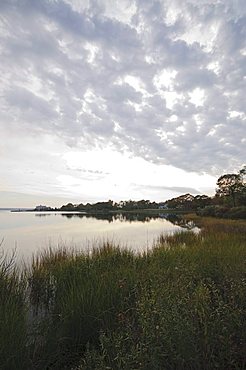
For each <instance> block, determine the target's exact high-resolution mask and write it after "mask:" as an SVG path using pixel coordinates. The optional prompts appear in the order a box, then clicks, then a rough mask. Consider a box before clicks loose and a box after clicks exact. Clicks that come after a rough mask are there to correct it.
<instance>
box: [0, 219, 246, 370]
mask: <svg viewBox="0 0 246 370" xmlns="http://www.w3.org/2000/svg"><path fill="white" fill-rule="evenodd" d="M189 218H190V219H191V218H193V220H194V221H195V222H196V223H197V224H199V225H200V226H201V227H203V228H202V231H201V232H200V233H198V234H193V233H192V232H182V233H177V234H175V235H173V236H160V238H159V240H158V241H157V242H156V245H155V248H154V249H153V250H149V251H148V252H146V253H144V254H143V255H135V254H133V253H131V252H129V251H127V250H122V249H120V247H117V246H112V245H111V244H110V243H105V244H104V245H103V246H102V248H100V249H95V250H94V251H92V252H91V253H89V254H77V253H76V252H75V251H69V250H67V249H60V250H52V249H49V250H46V251H45V252H43V253H42V254H40V255H38V256H36V257H35V258H34V259H33V263H32V266H31V267H30V268H29V269H28V268H27V269H26V270H25V272H24V274H23V275H22V276H21V277H20V276H19V275H18V274H17V273H16V271H15V270H14V269H13V266H12V269H11V268H7V269H6V268H5V269H4V268H3V267H4V265H2V267H1V274H0V289H1V297H3V299H1V303H0V307H1V313H0V315H1V316H0V317H1V322H0V324H1V325H0V344H1V346H0V351H1V353H0V361H1V366H0V368H1V369H11V370H12V369H42V370H43V369H77V370H78V369H79V370H85V369H88V370H89V369H97V370H104V369H112V370H113V369H119V370H124V369H125V370H129V369H146V370H149V369H153V370H155V369H156V370H157V369H217V368H218V369H244V368H245V367H246V363H245V343H246V338H245V333H246V330H245V329H246V328H245V307H246V298H245V297H246V276H245V271H246V268H245V267H246V266H245V261H246V258H245V257H246V249H245V247H246V245H245V244H246V222H245V221H242V222H241V221H236V222H234V221H229V220H226V221H225V220H223V221H220V220H215V219H212V220H210V219H206V218H202V219H201V218H198V217H197V216H194V215H193V216H189ZM8 328H10V329H9V330H8Z"/></svg>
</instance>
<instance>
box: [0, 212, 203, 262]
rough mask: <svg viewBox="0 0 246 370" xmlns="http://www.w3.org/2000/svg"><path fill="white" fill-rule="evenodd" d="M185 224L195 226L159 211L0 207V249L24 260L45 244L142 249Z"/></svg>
mask: <svg viewBox="0 0 246 370" xmlns="http://www.w3.org/2000/svg"><path fill="white" fill-rule="evenodd" d="M165 217H169V220H168V219H166V218H165ZM170 220H171V221H172V222H171V221H170ZM184 228H189V229H192V228H194V231H196V230H197V228H195V227H194V225H192V224H190V223H187V222H184V220H182V219H181V218H180V217H177V216H174V215H171V216H167V215H165V214H164V215H163V214H161V213H160V214H157V215H155V216H154V215H150V214H142V213H139V214H132V213H129V214H96V215H85V214H81V213H71V212H47V213H46V212H45V213H44V212H10V211H8V210H1V211H0V242H1V249H2V250H3V251H4V253H7V254H9V253H11V252H12V251H13V250H15V251H16V258H17V260H25V261H27V260H30V258H31V257H32V255H33V254H35V253H38V252H39V251H41V250H42V249H45V248H48V247H53V248H58V247H67V248H75V249H79V250H83V251H89V250H91V249H92V248H94V247H98V246H100V245H102V244H103V242H105V241H110V242H112V243H114V244H115V245H120V246H121V247H127V248H129V249H131V250H133V251H135V252H143V251H145V250H147V249H149V248H151V247H152V246H153V243H154V242H155V241H156V240H157V238H158V237H159V236H160V234H173V233H175V232H177V231H181V230H184Z"/></svg>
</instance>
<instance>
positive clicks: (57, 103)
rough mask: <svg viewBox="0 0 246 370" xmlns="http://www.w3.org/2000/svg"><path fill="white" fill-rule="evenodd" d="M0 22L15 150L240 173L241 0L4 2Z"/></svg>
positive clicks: (245, 119) (7, 122)
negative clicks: (116, 155)
mask: <svg viewBox="0 0 246 370" xmlns="http://www.w3.org/2000/svg"><path fill="white" fill-rule="evenodd" d="M0 13H1V17H0V53H1V56H0V76H1V77H0V78H1V84H0V89H1V93H0V105H1V117H0V135H1V138H2V142H4V141H6V140H7V141H10V140H11V141H12V144H11V148H12V147H13V143H15V144H16V146H21V145H22V144H21V143H24V145H26V140H27V137H28V140H29V141H30V142H32V145H34V143H40V142H42V141H43V140H44V141H45V140H46V139H45V138H47V137H51V138H52V137H53V138H54V142H57V141H59V142H60V143H61V146H65V147H66V150H69V148H70V149H71V150H92V149H94V148H101V149H103V148H105V147H106V146H107V147H110V148H111V149H112V150H115V151H116V152H121V153H128V154H130V155H132V156H133V157H141V158H143V159H145V160H147V161H149V162H152V163H154V164H158V165H169V166H174V167H177V168H179V169H182V170H185V171H188V172H190V171H195V172H197V173H200V174H202V173H207V174H210V175H214V176H218V175H219V174H221V173H222V172H225V171H230V172H231V171H233V170H236V171H237V170H238V169H239V168H241V166H242V164H243V162H244V161H245V158H244V156H245V144H246V135H245V133H246V129H245V124H246V114H245V83H246V77H245V75H246V73H245V72H246V60H245V57H246V42H245V41H246V6H245V1H244V0H237V1H236V0H224V1H221V0H201V1H196V0H165V1H163V0H162V1H158V0H135V1H128V0H122V1H120V2H118V1H116V2H115V1H110V0H104V1H99V0H98V1H97V0H91V1H89V0H88V1H85V2H81V1H76V0H73V1H70V0H69V1H68V0H67V1H62V0H42V1H33V0H10V1H9V0H2V1H1V3H0ZM38 146H39V145H38ZM34 148H35V145H34ZM45 148H47V146H45ZM12 149H13V148H12ZM40 150H41V152H42V149H41V148H40ZM8 152H9V147H8V146H7V144H6V143H5V144H4V145H2V149H1V152H0V155H1V157H2V158H4V157H5V158H8V160H11V158H10V159H9V154H8ZM50 152H52V144H50ZM10 157H11V156H10ZM48 161H49V160H48ZM9 163H10V162H9ZM64 166H65V164H64V163H61V164H60V167H61V168H63V167H64ZM58 167H59V166H58ZM90 175H91V174H90Z"/></svg>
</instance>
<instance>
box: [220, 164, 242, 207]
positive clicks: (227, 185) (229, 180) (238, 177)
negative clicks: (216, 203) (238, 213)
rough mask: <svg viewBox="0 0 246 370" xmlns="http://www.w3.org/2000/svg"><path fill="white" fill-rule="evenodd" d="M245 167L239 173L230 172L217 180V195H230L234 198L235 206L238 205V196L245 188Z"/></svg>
mask: <svg viewBox="0 0 246 370" xmlns="http://www.w3.org/2000/svg"><path fill="white" fill-rule="evenodd" d="M245 171H246V169H245V167H244V168H243V169H242V170H240V171H239V173H229V174H226V175H223V176H220V177H219V178H218V181H217V186H218V187H217V189H216V196H218V197H229V198H231V199H232V202H233V207H235V206H236V196H237V195H238V194H240V193H242V192H243V191H244V189H245V185H244V181H243V177H244V174H245Z"/></svg>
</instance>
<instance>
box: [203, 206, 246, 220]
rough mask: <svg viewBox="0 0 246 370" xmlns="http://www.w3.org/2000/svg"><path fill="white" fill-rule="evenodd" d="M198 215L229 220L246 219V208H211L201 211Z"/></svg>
mask: <svg viewBox="0 0 246 370" xmlns="http://www.w3.org/2000/svg"><path fill="white" fill-rule="evenodd" d="M197 214H198V215H200V216H211V217H220V218H229V219H232V220H233V219H235V220H237V219H246V207H245V206H241V207H232V208H230V207H228V206H227V207H226V206H209V207H205V208H203V209H199V210H198V211H197Z"/></svg>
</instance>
